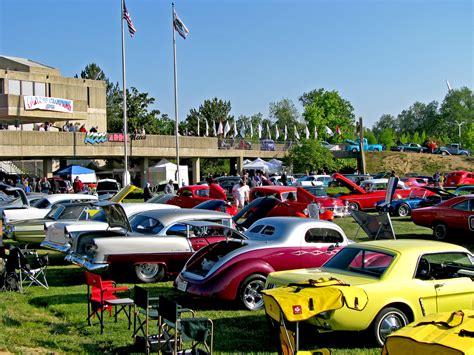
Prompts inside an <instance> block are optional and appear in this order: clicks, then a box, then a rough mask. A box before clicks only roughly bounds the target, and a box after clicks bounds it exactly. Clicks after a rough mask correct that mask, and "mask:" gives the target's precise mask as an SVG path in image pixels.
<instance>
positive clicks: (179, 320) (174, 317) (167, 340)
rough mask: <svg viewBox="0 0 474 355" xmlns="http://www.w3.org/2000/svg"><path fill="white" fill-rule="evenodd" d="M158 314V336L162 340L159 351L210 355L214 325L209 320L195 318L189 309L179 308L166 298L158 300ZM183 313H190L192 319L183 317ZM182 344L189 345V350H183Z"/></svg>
mask: <svg viewBox="0 0 474 355" xmlns="http://www.w3.org/2000/svg"><path fill="white" fill-rule="evenodd" d="M159 312H160V317H161V322H162V324H161V326H160V334H161V336H162V337H163V340H164V342H163V343H162V344H160V348H159V349H158V350H159V351H160V350H161V351H171V352H172V354H181V353H182V354H184V353H191V354H200V353H203V354H212V352H213V341H214V335H213V334H214V325H213V323H212V320H211V319H209V318H196V317H194V312H193V311H192V310H191V309H187V308H181V307H180V306H179V305H178V304H177V303H176V302H174V301H172V300H169V299H168V298H166V297H160V299H159ZM184 313H190V314H191V316H192V317H183V316H182V315H183V314H184ZM184 343H190V348H189V349H186V350H184V349H183V344H184ZM203 347H204V349H202V348H203Z"/></svg>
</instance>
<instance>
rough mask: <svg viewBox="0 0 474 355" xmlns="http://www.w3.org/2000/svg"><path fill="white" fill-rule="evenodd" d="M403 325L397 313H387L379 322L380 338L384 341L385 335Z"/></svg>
mask: <svg viewBox="0 0 474 355" xmlns="http://www.w3.org/2000/svg"><path fill="white" fill-rule="evenodd" d="M404 326H405V322H404V320H403V319H402V318H401V317H400V316H399V315H397V314H388V315H387V316H386V317H385V318H384V319H382V321H381V322H380V330H379V334H380V338H381V339H382V340H383V341H384V342H385V339H386V338H387V336H388V335H389V334H391V333H393V332H394V331H396V330H398V329H400V328H402V327H404Z"/></svg>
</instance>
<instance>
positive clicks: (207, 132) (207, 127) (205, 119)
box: [204, 117, 209, 137]
mask: <svg viewBox="0 0 474 355" xmlns="http://www.w3.org/2000/svg"><path fill="white" fill-rule="evenodd" d="M204 121H206V134H205V135H204V136H205V137H207V136H208V135H209V123H207V118H205V117H204Z"/></svg>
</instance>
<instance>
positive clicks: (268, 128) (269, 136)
mask: <svg viewBox="0 0 474 355" xmlns="http://www.w3.org/2000/svg"><path fill="white" fill-rule="evenodd" d="M267 136H268V139H272V133H271V132H270V126H269V125H268V122H267Z"/></svg>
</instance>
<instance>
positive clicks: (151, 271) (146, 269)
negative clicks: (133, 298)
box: [138, 264, 160, 279]
mask: <svg viewBox="0 0 474 355" xmlns="http://www.w3.org/2000/svg"><path fill="white" fill-rule="evenodd" d="M159 271H160V266H159V265H158V264H140V265H139V266H138V272H139V273H140V275H142V276H143V277H145V278H147V279H150V278H153V277H155V276H156V275H158V272H159Z"/></svg>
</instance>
